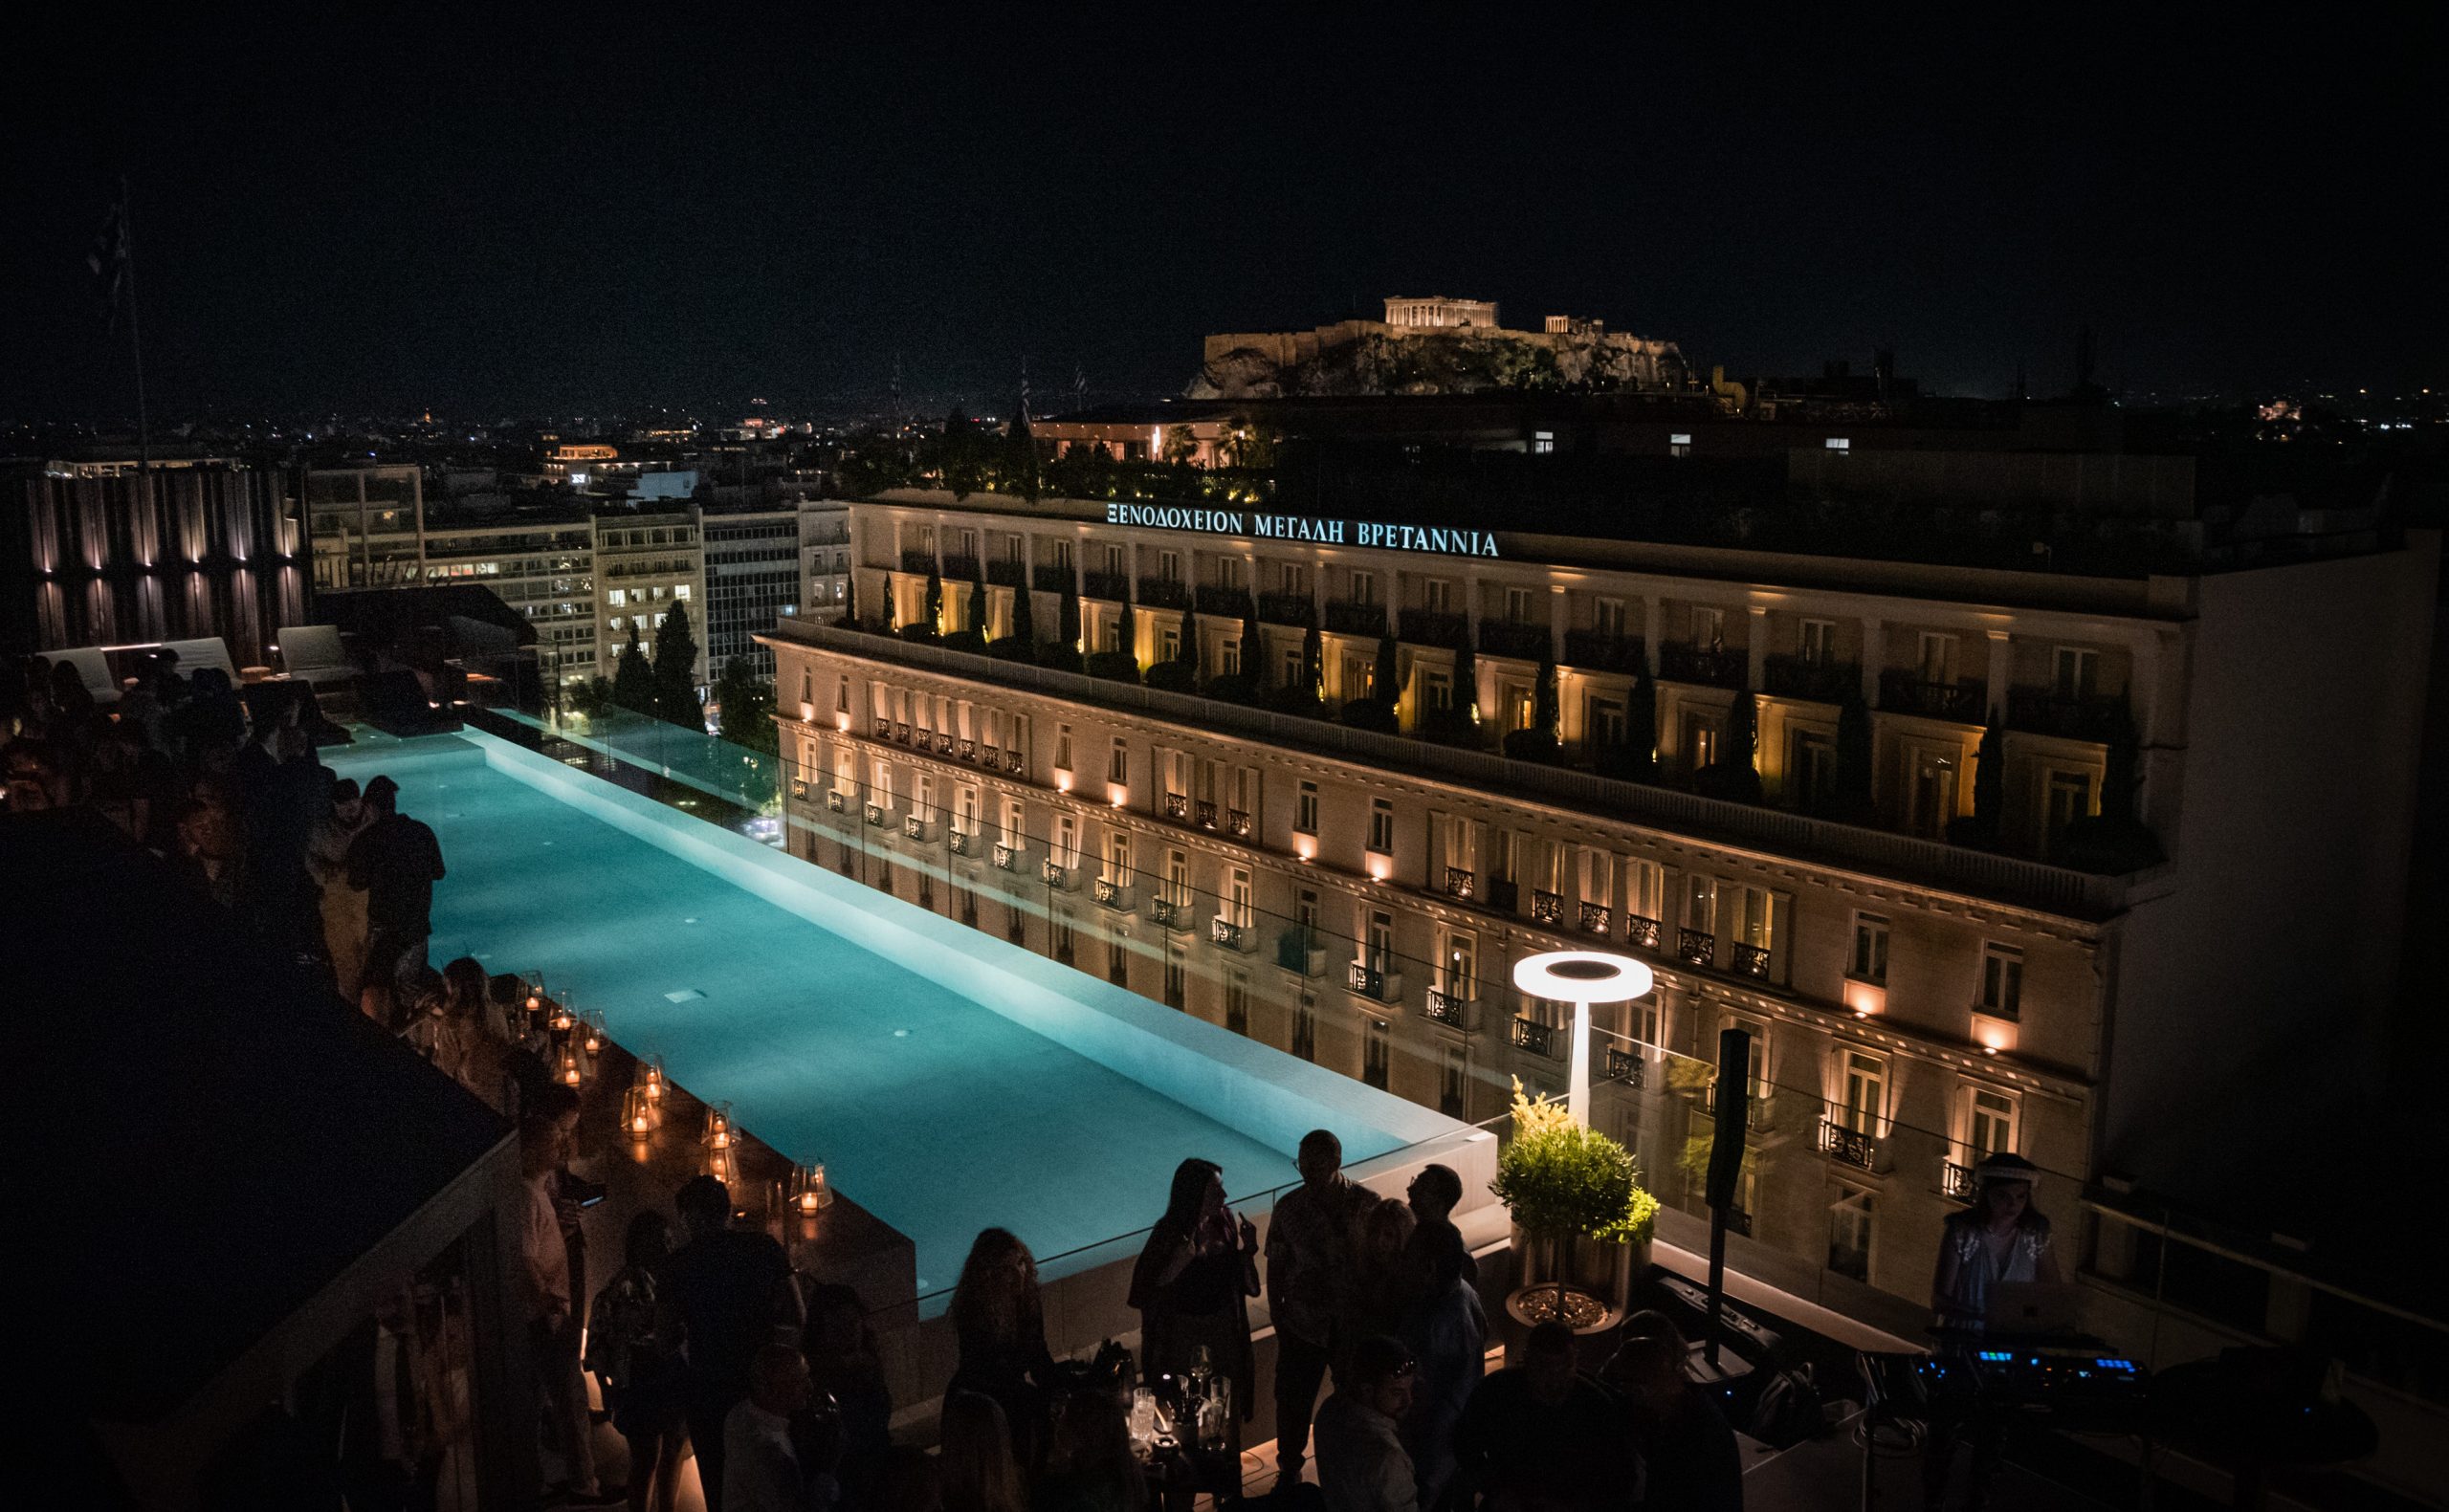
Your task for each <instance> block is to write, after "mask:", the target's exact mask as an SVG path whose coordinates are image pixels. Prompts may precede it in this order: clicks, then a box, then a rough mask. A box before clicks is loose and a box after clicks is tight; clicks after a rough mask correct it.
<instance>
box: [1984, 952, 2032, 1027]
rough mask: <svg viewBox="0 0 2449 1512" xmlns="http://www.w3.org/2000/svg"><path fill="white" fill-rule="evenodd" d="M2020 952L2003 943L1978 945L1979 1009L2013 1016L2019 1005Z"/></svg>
mask: <svg viewBox="0 0 2449 1512" xmlns="http://www.w3.org/2000/svg"><path fill="white" fill-rule="evenodd" d="M2023 1000H2024V953H2023V952H2021V951H2019V950H2017V949H2015V948H2014V947H2012V946H2006V945H1984V946H1983V947H1981V1011H1982V1012H1983V1013H1986V1014H1989V1015H1990V1016H1992V1017H1993V1018H1997V1019H2013V1018H2015V1017H2016V1016H2017V1015H2018V1014H2019V1013H2020V1012H2021V1011H2022V1009H2023Z"/></svg>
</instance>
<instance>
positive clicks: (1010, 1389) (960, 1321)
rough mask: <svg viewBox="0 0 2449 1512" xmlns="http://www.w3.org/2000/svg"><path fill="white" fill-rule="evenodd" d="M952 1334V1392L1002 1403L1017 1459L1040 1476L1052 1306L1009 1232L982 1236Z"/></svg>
mask: <svg viewBox="0 0 2449 1512" xmlns="http://www.w3.org/2000/svg"><path fill="white" fill-rule="evenodd" d="M951 1310H952V1319H953V1334H954V1337H955V1338H956V1339H957V1340H958V1341H959V1342H960V1364H959V1366H958V1367H956V1368H955V1370H953V1378H952V1382H951V1384H950V1385H948V1386H947V1387H945V1390H946V1391H977V1392H979V1393H981V1394H982V1395H985V1396H990V1397H993V1398H994V1399H995V1405H996V1406H998V1407H1000V1408H1002V1409H1003V1410H1004V1425H1005V1426H1006V1427H1007V1428H1008V1429H1010V1431H1011V1435H1012V1453H1013V1454H1014V1456H1015V1457H1018V1458H1019V1460H1020V1462H1021V1465H1022V1467H1023V1468H1024V1469H1025V1470H1030V1471H1034V1470H1035V1468H1036V1467H1037V1462H1038V1457H1039V1456H1040V1455H1041V1454H1042V1453H1043V1452H1044V1450H1045V1447H1046V1427H1047V1394H1046V1393H1047V1388H1048V1384H1049V1376H1050V1373H1051V1372H1052V1370H1053V1369H1054V1355H1053V1353H1052V1352H1051V1351H1050V1350H1048V1348H1047V1347H1046V1304H1045V1302H1044V1301H1043V1299H1042V1298H1041V1297H1040V1296H1039V1294H1038V1284H1037V1260H1036V1257H1034V1256H1032V1255H1030V1254H1029V1248H1028V1246H1027V1245H1026V1244H1024V1243H1022V1242H1021V1240H1020V1237H1019V1236H1018V1235H1015V1234H1013V1233H1012V1232H1011V1231H1010V1230H1008V1229H983V1230H981V1231H980V1233H979V1236H978V1238H977V1239H975V1240H974V1241H973V1242H972V1243H971V1244H970V1246H969V1259H968V1260H964V1261H962V1263H961V1267H960V1283H959V1284H958V1285H956V1286H955V1287H954V1288H953V1304H952V1309H951Z"/></svg>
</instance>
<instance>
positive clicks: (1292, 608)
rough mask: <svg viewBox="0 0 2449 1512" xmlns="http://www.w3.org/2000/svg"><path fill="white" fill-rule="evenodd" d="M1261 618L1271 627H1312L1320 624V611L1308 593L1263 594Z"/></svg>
mask: <svg viewBox="0 0 2449 1512" xmlns="http://www.w3.org/2000/svg"><path fill="white" fill-rule="evenodd" d="M1259 618H1260V619H1262V620H1265V621H1266V622H1267V623H1268V624H1269V625H1315V624H1317V623H1318V609H1317V605H1316V604H1314V603H1312V602H1311V600H1310V596H1309V595H1308V594H1306V593H1262V594H1260V595H1259Z"/></svg>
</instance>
